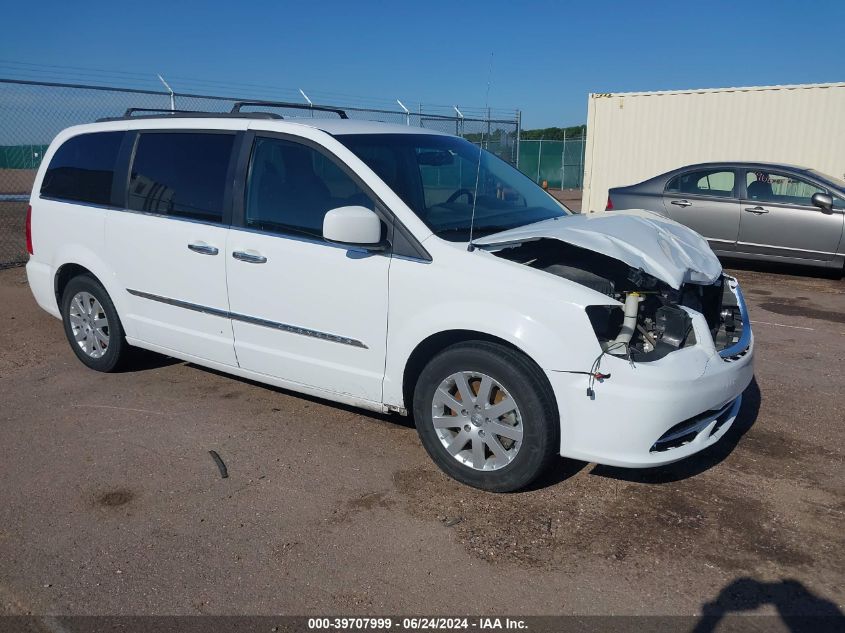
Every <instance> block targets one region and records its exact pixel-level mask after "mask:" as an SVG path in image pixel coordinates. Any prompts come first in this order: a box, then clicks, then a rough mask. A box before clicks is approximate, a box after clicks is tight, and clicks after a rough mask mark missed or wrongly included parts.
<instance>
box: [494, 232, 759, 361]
mask: <svg viewBox="0 0 845 633" xmlns="http://www.w3.org/2000/svg"><path fill="white" fill-rule="evenodd" d="M496 254H497V255H498V256H500V257H502V258H505V259H508V260H510V261H515V262H518V263H521V264H524V265H527V266H530V267H532V268H535V269H538V270H542V271H545V272H547V273H550V274H553V275H556V276H558V277H562V278H564V279H568V280H570V281H572V282H575V283H578V284H580V285H583V286H585V287H587V288H590V289H592V290H595V291H597V292H601V293H602V294H605V295H607V296H608V297H610V298H611V299H613V303H608V304H606V305H589V306H587V307H586V312H587V316H588V317H589V319H590V323H591V324H592V327H593V331H594V332H595V334H596V337H597V339H598V341H599V343H600V345H601V348H602V350H603V351H605V352H606V353H608V354H612V355H614V356H624V357H626V358H629V359H630V360H632V361H636V362H649V361H654V360H657V359H660V358H663V357H664V356H666V355H667V354H669V353H671V352H673V351H675V350H678V349H683V348H684V347H685V346H688V345H694V344H695V343H696V338H695V330H694V328H693V320H692V316H691V311H692V312H697V313H700V314H702V315H703V316H704V318H705V320H706V322H707V326H708V329H709V330H710V335H711V336H712V339H713V343H714V345H715V348H716V350H717V351H718V352H719V353H720V354H722V352H725V350H731V349H733V348H734V347H735V346H736V345H737V344H739V343H740V342H741V341H742V340H743V338H744V337H743V333H744V330H745V328H746V320H747V319H746V314H745V304H744V301H743V299H742V295H741V293H740V291H739V289H738V285H737V283H736V280H735V279H734V278H733V277H729V276H727V275H724V274H721V275H719V277H718V278H717V279H716V281H714V282H713V283H708V284H701V283H694V282H687V283H684V284H683V285H682V286H681V287H680V288H679V289H676V288H672V287H671V286H670V285H669V284H668V283H666V282H664V281H661V280H660V279H657V278H656V277H654V276H653V275H650V274H648V273H646V272H644V271H643V270H642V269H641V268H633V267H632V266H629V265H627V264H625V263H624V262H621V261H619V260H617V259H613V258H612V257H609V256H607V255H603V254H600V253H594V252H592V251H588V250H586V249H583V248H580V247H577V246H572V245H570V244H566V243H562V242H559V241H557V240H554V239H539V240H533V241H530V242H526V243H523V244H520V245H519V246H511V247H509V248H505V249H502V250H499V251H497V253H496ZM729 355H730V354H729Z"/></svg>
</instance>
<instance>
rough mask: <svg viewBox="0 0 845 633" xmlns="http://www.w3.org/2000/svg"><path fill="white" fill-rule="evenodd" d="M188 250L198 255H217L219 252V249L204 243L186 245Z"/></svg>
mask: <svg viewBox="0 0 845 633" xmlns="http://www.w3.org/2000/svg"><path fill="white" fill-rule="evenodd" d="M188 248H189V249H191V250H192V251H194V252H195V253H199V254H200V255H217V253H219V252H220V249H219V248H217V247H216V246H212V245H211V244H206V243H205V242H194V243H192V244H188Z"/></svg>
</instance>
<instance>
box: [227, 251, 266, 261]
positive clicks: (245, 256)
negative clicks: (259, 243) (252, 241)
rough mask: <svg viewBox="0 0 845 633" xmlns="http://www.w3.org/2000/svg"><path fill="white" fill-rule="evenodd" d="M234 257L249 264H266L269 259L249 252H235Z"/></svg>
mask: <svg viewBox="0 0 845 633" xmlns="http://www.w3.org/2000/svg"><path fill="white" fill-rule="evenodd" d="M232 257H234V258H235V259H239V260H240V261H242V262H247V263H248V264H265V263H267V258H266V257H264V255H262V254H261V253H248V252H247V251H235V252H233V253H232Z"/></svg>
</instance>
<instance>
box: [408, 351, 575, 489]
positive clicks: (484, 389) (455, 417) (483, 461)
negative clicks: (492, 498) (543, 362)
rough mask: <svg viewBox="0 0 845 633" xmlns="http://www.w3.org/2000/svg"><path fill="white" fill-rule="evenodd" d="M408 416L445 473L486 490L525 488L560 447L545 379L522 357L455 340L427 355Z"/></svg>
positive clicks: (556, 418)
mask: <svg viewBox="0 0 845 633" xmlns="http://www.w3.org/2000/svg"><path fill="white" fill-rule="evenodd" d="M414 418H415V420H416V426H417V432H418V433H419V436H420V440H421V441H422V443H423V446H425V449H426V450H427V451H428V454H429V455H430V456H431V458H432V459H433V460H434V462H435V463H436V464H437V465H438V466H439V467H440V468H441V469H442V470H443V471H444V472H445V473H446V474H448V475H450V476H451V477H453V478H455V479H457V480H458V481H460V482H462V483H465V484H468V485H470V486H473V487H476V488H482V489H484V490H490V491H493V492H509V491H513V490H518V489H520V488H524V487H525V486H527V485H528V484H530V483H531V482H532V481H533V480H534V479H536V478H537V476H539V475H540V473H542V472H543V470H544V469H545V468H546V467H547V466H548V464H549V463H550V461H551V460H552V458H553V457H554V456H555V455H556V454H557V452H558V448H559V443H560V442H559V437H560V431H559V428H560V424H559V420H558V415H557V407H556V406H555V402H554V398H553V396H552V394H551V390H550V388H549V387H548V383H547V381H546V378H545V376H543V374H542V372H541V371H540V369H539V368H538V367H537V366H536V365H535V364H534V363H532V362H531V361H530V360H529V359H528V358H526V357H525V356H524V355H522V354H520V353H519V352H517V351H516V350H513V349H511V348H508V347H505V346H502V345H497V344H494V343H488V342H481V341H479V342H469V343H460V344H457V345H453V346H452V347H449V348H447V349H446V350H444V351H443V352H441V353H440V354H438V355H437V356H435V357H434V358H433V359H432V360H431V361H430V362H429V363H428V365H426V367H425V368H424V369H423V371H422V373H421V374H420V377H419V380H418V381H417V385H416V388H415V390H414Z"/></svg>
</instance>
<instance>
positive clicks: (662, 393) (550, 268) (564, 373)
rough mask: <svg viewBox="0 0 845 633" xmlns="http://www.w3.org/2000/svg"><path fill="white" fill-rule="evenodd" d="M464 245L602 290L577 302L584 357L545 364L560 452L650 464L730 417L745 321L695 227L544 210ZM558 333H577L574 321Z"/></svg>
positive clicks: (746, 372)
mask: <svg viewBox="0 0 845 633" xmlns="http://www.w3.org/2000/svg"><path fill="white" fill-rule="evenodd" d="M475 244H476V245H477V246H479V247H480V248H484V249H486V250H488V251H489V252H491V253H492V254H493V255H495V256H497V257H500V258H503V259H506V260H509V261H511V262H515V263H518V264H521V265H524V266H528V267H530V268H533V269H536V270H539V271H543V272H545V273H548V274H551V275H555V276H557V277H560V278H563V279H566V280H568V281H569V282H572V283H575V284H578V285H580V286H583V287H586V288H589V289H590V290H593V291H594V292H595V293H600V294H601V295H604V296H605V297H606V298H607V299H606V300H604V301H602V300H601V298H600V297H599V295H598V294H594V295H592V296H593V297H595V298H594V299H593V300H590V301H589V302H587V303H586V304H582V305H584V310H585V312H586V318H585V320H584V327H585V328H586V327H590V328H591V329H592V333H593V334H594V336H595V339H596V341H597V343H598V345H597V346H596V347H595V350H596V356H595V358H587V357H586V356H584V355H583V354H581V355H580V356H579V357H578V358H573V359H567V360H566V361H562V362H561V365H564V366H561V367H560V369H555V370H552V371H547V372H546V375H547V376H548V378H549V380H550V382H551V384H552V387H553V390H554V391H555V394H556V396H557V402H558V408H559V410H560V415H561V429H562V436H561V449H560V453H561V455H563V456H565V457H573V458H576V459H582V460H584V461H592V462H598V463H602V464H609V465H616V466H624V467H648V466H657V465H661V464H667V463H670V462H674V461H677V460H679V459H683V458H684V457H687V456H689V455H691V454H693V453H695V452H697V451H700V450H702V449H704V448H706V447H707V446H710V445H711V444H713V443H715V442H717V441H718V440H719V439H720V438H721V437H722V436H723V435H724V434H725V433H726V432H727V430H728V429H729V428H730V426H731V425H732V424H733V422H734V421H735V419H736V418H737V416H738V412H739V408H740V405H741V402H742V392H743V391H744V390H745V388H746V387H747V386H748V384H749V383H750V382H751V380H752V378H753V362H752V360H753V359H752V356H753V354H752V347H753V337H752V332H751V325H750V321H749V318H748V311H747V309H746V306H745V301H744V299H743V296H742V291H741V290H740V288H739V284H738V283H737V280H736V279H734V278H733V277H730V276H728V275H725V274H724V273H723V271H722V267H721V264H720V263H719V261H718V259H716V257H715V256H714V255H713V252H712V251H711V250H710V247H709V246H708V245H707V242H706V241H705V240H704V239H703V238H702V237H701V236H699V235H698V234H696V233H694V232H693V231H691V230H690V229H687V228H686V227H683V226H681V225H678V224H676V223H674V222H672V221H671V220H667V219H665V218H661V217H659V216H654V215H653V214H651V213H649V212H623V213H620V214H613V216H612V217H610V215H609V214H599V213H597V214H590V215H589V216H570V217H566V218H561V219H554V220H546V221H544V222H538V223H536V224H533V225H529V226H526V227H521V228H518V229H513V230H511V231H506V232H503V233H498V234H496V235H492V236H488V237H485V238H482V239H481V240H478V241H477V242H475ZM587 324H589V325H587ZM567 336H569V337H578V336H581V331H580V330H578V329H577V326H574V325H573V326H572V327H571V328H570V329H569V330H568V331H567V333H566V334H564V337H567ZM567 364H569V365H571V366H570V367H567V366H565V365H567ZM585 392H586V394H585ZM585 395H586V397H585ZM569 420H587V421H589V422H588V423H586V424H577V423H576V424H571V425H570V424H569V423H568V421H569Z"/></svg>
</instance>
